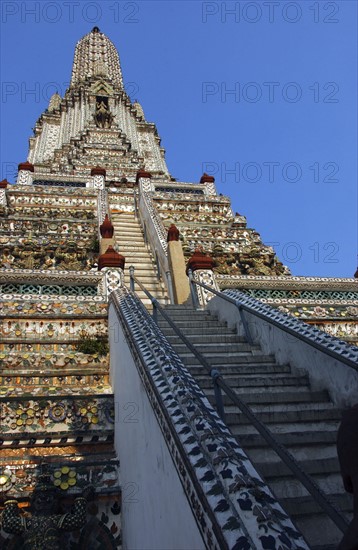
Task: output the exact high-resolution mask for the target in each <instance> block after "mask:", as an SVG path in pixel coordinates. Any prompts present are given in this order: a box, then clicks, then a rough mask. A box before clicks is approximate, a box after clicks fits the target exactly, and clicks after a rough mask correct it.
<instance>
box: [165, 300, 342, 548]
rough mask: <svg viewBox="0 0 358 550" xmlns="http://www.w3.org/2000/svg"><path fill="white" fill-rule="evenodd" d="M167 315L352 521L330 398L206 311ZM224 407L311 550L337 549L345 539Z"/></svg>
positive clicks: (193, 367) (204, 381) (202, 377)
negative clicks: (340, 468)
mask: <svg viewBox="0 0 358 550" xmlns="http://www.w3.org/2000/svg"><path fill="white" fill-rule="evenodd" d="M166 311H167V313H168V314H169V315H170V317H171V318H172V319H173V321H174V322H175V323H176V324H177V326H178V327H179V328H180V330H181V331H182V332H183V333H184V334H185V336H186V337H187V338H188V339H189V340H190V341H191V342H192V344H194V345H195V347H196V348H197V350H198V351H200V352H201V353H202V354H203V355H204V356H205V358H206V359H207V361H208V362H209V363H210V364H211V365H212V366H214V367H216V368H218V369H219V371H220V373H221V374H222V375H223V377H224V379H225V381H226V383H227V384H228V385H230V386H231V388H232V389H234V390H235V391H236V392H237V394H238V395H239V396H240V397H242V398H243V400H244V401H245V402H246V403H247V404H248V405H249V406H250V407H251V409H252V411H253V412H254V413H256V415H257V417H258V418H259V419H260V420H261V421H262V422H263V423H265V424H266V426H267V427H268V428H269V429H270V430H271V432H273V434H274V435H275V437H276V438H277V439H278V441H279V442H280V443H282V444H283V445H285V447H286V448H287V449H288V450H289V451H290V452H291V453H292V454H293V456H294V457H295V458H296V460H298V461H299V463H300V464H301V466H302V468H303V469H304V470H305V472H306V473H308V474H310V475H311V476H312V477H313V478H314V479H315V481H316V482H317V483H318V485H319V486H320V487H321V489H322V490H323V491H324V493H325V494H327V495H328V496H329V498H330V500H331V502H332V503H334V504H335V505H336V507H337V508H338V509H340V510H342V511H343V512H344V513H346V514H347V517H348V519H351V511H352V501H351V498H350V496H349V495H347V494H346V493H345V492H344V489H343V485H342V481H341V476H340V472H339V465H338V460H337V453H336V443H335V442H336V433H337V428H338V425H339V422H340V418H341V414H340V411H339V410H337V409H336V408H335V407H334V405H333V404H332V403H331V401H330V399H329V395H328V393H327V392H326V391H324V390H323V391H313V390H312V389H311V387H310V383H309V379H308V377H307V376H306V375H300V374H297V373H296V374H293V373H292V372H291V368H290V366H289V365H278V364H277V363H276V361H275V357H274V356H271V355H264V354H263V353H262V351H261V350H260V348H259V346H256V345H250V344H248V343H247V342H246V341H245V339H244V338H242V337H239V336H238V335H237V334H236V333H235V332H234V331H232V330H230V329H228V327H227V326H226V325H225V324H224V323H221V322H219V321H218V320H217V319H216V318H215V317H213V316H212V315H210V313H209V312H206V311H195V310H193V309H189V308H185V307H183V306H168V307H167V308H166ZM158 324H159V326H160V328H161V330H162V331H163V333H164V334H165V336H166V337H167V339H168V340H169V342H170V343H171V344H172V346H173V347H174V349H175V350H176V351H177V353H178V354H179V356H180V358H181V359H182V361H183V362H184V364H185V365H186V367H187V368H188V369H189V371H190V372H191V374H192V375H193V377H194V378H195V379H196V380H197V382H198V383H199V385H200V386H201V388H202V389H203V391H204V392H205V393H206V395H207V396H208V398H209V400H210V401H211V402H212V404H213V405H214V403H215V401H214V390H213V383H212V380H211V378H210V376H209V375H208V373H207V371H206V370H205V369H204V367H202V366H201V365H200V363H199V361H198V360H197V359H196V358H195V357H194V356H193V355H192V354H191V352H190V351H189V350H188V348H187V347H186V346H185V345H184V344H183V343H182V341H181V340H180V339H179V337H178V336H177V335H176V334H175V333H174V331H173V330H172V328H171V327H169V325H168V324H167V322H166V321H165V320H164V319H163V317H161V316H160V315H159V319H158ZM223 400H224V406H225V416H226V423H227V425H228V426H229V428H230V429H231V431H232V433H233V434H234V435H235V436H236V437H237V439H238V441H239V443H240V445H241V446H242V447H243V448H244V450H245V451H246V453H247V454H248V456H249V457H250V458H251V460H252V462H253V464H254V465H255V467H256V469H257V470H258V471H259V473H260V474H261V475H262V476H263V477H264V478H265V480H266V482H267V483H268V485H269V486H270V487H271V489H272V491H273V492H274V493H275V495H276V497H277V498H278V500H279V501H280V502H281V504H282V506H283V508H284V509H285V510H286V511H287V513H288V514H289V515H290V517H291V518H292V520H293V521H294V523H295V524H296V526H297V528H298V529H299V530H300V531H301V532H302V534H303V535H304V537H305V538H306V540H307V542H308V543H309V545H310V546H311V548H312V549H315V550H318V549H320V550H323V549H325V550H329V549H333V548H336V547H337V544H338V543H339V541H340V540H341V538H342V534H341V532H340V531H339V530H338V529H337V528H336V526H335V525H334V524H333V522H332V521H331V520H330V519H329V518H327V517H326V515H325V514H324V513H323V512H322V511H321V508H320V507H319V506H318V505H317V504H316V503H315V502H314V501H313V500H312V498H311V497H310V495H309V494H308V493H307V491H306V489H305V488H304V487H303V486H302V485H301V483H300V482H299V481H297V480H296V479H295V478H294V477H293V475H292V474H291V472H290V470H289V469H288V468H287V466H285V464H283V462H282V461H281V459H280V458H279V457H278V456H277V455H276V453H275V452H274V451H273V450H272V449H271V448H270V447H269V446H268V445H267V444H266V442H265V441H264V439H263V438H262V437H261V436H260V435H259V434H258V433H257V431H256V430H255V428H254V427H253V426H251V425H250V424H249V423H248V420H247V419H246V417H245V416H244V415H243V414H242V413H241V411H240V410H239V409H238V408H237V407H236V406H234V405H233V404H232V402H231V401H230V400H229V398H228V397H227V396H226V395H225V394H223ZM214 406H215V405H214Z"/></svg>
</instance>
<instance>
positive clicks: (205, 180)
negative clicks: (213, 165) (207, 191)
mask: <svg viewBox="0 0 358 550" xmlns="http://www.w3.org/2000/svg"><path fill="white" fill-rule="evenodd" d="M200 183H215V178H214V176H209V174H206V173H205V172H204V174H203V175H202V176H201V178H200Z"/></svg>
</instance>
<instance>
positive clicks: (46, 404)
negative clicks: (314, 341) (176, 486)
mask: <svg viewBox="0 0 358 550" xmlns="http://www.w3.org/2000/svg"><path fill="white" fill-rule="evenodd" d="M0 213H1V219H0V226H1V237H0V307H1V312H0V315H1V341H0V394H1V408H0V420H1V421H0V491H1V494H2V496H3V498H2V502H0V505H1V506H2V507H3V504H4V502H5V501H6V500H8V501H9V500H11V499H16V501H17V503H18V504H19V506H20V507H21V509H22V510H23V511H24V512H25V513H27V512H28V510H29V508H30V503H31V498H32V497H33V495H34V494H35V495H36V492H41V491H42V492H44V491H45V492H46V491H48V492H51V494H52V493H53V494H56V500H57V501H58V502H59V503H60V504H61V506H62V510H63V511H64V512H66V511H68V510H69V509H70V507H71V505H72V504H73V503H75V506H77V507H78V506H80V504H79V503H80V502H82V506H83V501H81V499H82V495H83V494H85V496H87V494H88V492H89V491H88V487H89V486H91V487H93V488H94V492H95V496H94V500H93V499H92V501H91V502H88V504H87V509H86V510H87V511H86V514H87V515H85V517H84V516H83V514H84V512H83V510H80V514H79V515H81V514H82V516H83V517H82V520H81V521H82V523H81V521H80V520H78V524H76V526H77V528H80V530H77V531H75V530H74V531H73V532H71V531H70V530H69V532H66V533H61V536H62V537H63V540H65V541H66V543H67V544H72V545H74V546H73V547H74V548H81V549H84V548H89V547H90V546H89V541H93V540H94V539H96V541H97V543H98V545H99V546H98V548H119V547H120V545H121V524H120V508H121V491H120V466H119V458H120V457H118V456H117V455H116V452H115V450H114V445H113V439H114V431H115V429H120V426H118V423H117V425H116V418H118V417H119V416H120V415H121V414H123V410H124V411H125V412H126V415H127V416H126V418H127V421H128V422H132V421H135V414H136V410H135V406H134V405H133V403H121V404H118V403H117V402H116V399H115V396H114V395H113V390H112V385H111V380H110V374H109V347H108V332H109V331H112V332H113V331H115V330H116V329H115V327H111V326H108V297H109V295H110V294H111V292H112V291H113V290H115V289H116V288H118V287H119V286H123V285H126V286H129V267H130V266H131V267H132V268H133V269H132V271H134V273H135V276H136V278H137V280H138V281H139V283H140V284H142V285H143V286H144V287H145V288H146V289H147V290H149V291H150V292H151V293H152V294H153V295H154V297H155V298H157V299H158V300H159V302H160V303H162V304H167V303H169V302H171V303H174V304H184V305H185V304H188V303H189V302H190V293H189V284H188V281H187V276H186V274H185V269H186V267H187V266H188V265H189V266H190V267H191V268H192V269H193V270H194V273H195V274H196V275H195V276H196V277H198V280H201V281H202V282H204V283H206V284H209V285H211V286H213V287H214V288H216V289H217V290H221V289H227V288H236V289H240V290H242V291H244V292H246V293H247V294H249V295H251V296H253V297H256V298H259V299H261V300H262V301H264V302H265V301H266V302H268V303H271V304H272V305H274V306H275V307H278V308H280V309H283V310H284V311H286V312H288V313H291V314H293V315H295V316H296V317H299V318H302V319H304V320H306V321H307V322H309V323H310V324H313V325H316V326H319V327H320V328H323V329H324V330H326V331H327V332H331V333H333V334H335V335H338V336H341V337H345V338H346V339H347V340H350V341H352V342H356V341H357V323H356V318H357V312H355V311H354V307H353V306H354V303H355V297H356V295H355V294H354V291H355V288H356V285H355V284H354V282H353V281H352V280H339V279H336V280H328V279H322V280H318V279H314V278H310V279H306V278H299V277H291V276H290V275H289V271H288V269H287V268H286V267H285V266H283V264H282V263H281V262H280V261H279V260H278V258H277V257H276V255H275V253H274V250H273V249H272V248H271V247H269V246H265V244H264V243H262V241H261V238H260V235H259V234H258V233H257V232H256V231H255V230H254V229H252V228H250V227H248V226H247V221H246V218H245V217H244V216H243V215H241V214H238V213H234V212H233V211H232V208H231V202H230V199H229V198H228V197H225V196H222V195H221V194H218V193H217V191H216V187H215V182H214V178H213V177H212V176H210V175H207V174H203V175H202V177H201V178H200V181H199V182H197V183H188V182H179V181H176V179H175V178H173V177H172V176H171V175H170V173H169V171H168V168H167V165H166V162H165V152H164V149H163V148H162V147H161V140H160V137H159V135H158V132H157V129H156V126H155V125H154V124H153V123H151V122H148V121H147V120H146V119H145V115H144V112H143V109H142V107H141V105H140V104H139V103H138V102H134V103H132V102H131V100H130V98H129V97H128V95H127V94H126V92H125V90H124V87H123V78H122V73H121V67H120V62H119V57H118V53H117V51H116V48H115V46H114V45H113V43H112V42H111V41H110V40H109V39H108V38H107V37H106V36H105V35H104V34H103V33H102V32H100V30H99V29H98V27H94V28H93V29H92V31H91V32H90V33H88V34H87V35H86V36H84V37H83V38H82V39H81V40H80V41H79V42H78V44H77V46H76V50H75V55H74V62H73V69H72V76H71V82H70V86H69V88H68V90H67V91H66V93H65V95H64V97H61V96H60V95H58V94H57V93H56V94H54V95H53V96H52V97H51V99H50V102H49V105H48V108H47V109H46V110H45V111H44V112H43V113H42V114H41V116H40V118H39V119H38V121H37V122H36V125H35V128H34V135H33V136H32V137H31V138H30V140H29V155H28V158H27V160H26V162H22V163H20V164H19V170H18V177H17V181H16V184H15V185H10V184H9V182H7V181H6V180H4V181H2V182H0ZM173 241H174V243H175V244H174V245H172V244H171V243H172V242H173ZM137 290H138V295H139V297H140V298H141V300H142V302H143V304H144V305H145V306H146V307H147V308H148V309H150V300H148V298H147V296H146V294H145V293H144V291H143V290H142V289H137ZM198 298H199V302H200V303H201V305H204V304H205V303H206V301H207V300H208V295H207V293H205V292H202V293H201V294H200V295H199V297H198ZM317 308H318V309H317ZM342 318H344V322H343V321H342ZM133 407H134V408H133ZM119 409H121V410H119ZM44 480H45V481H44ZM55 491H56V492H55ZM87 500H90V499H89V498H88V499H87ZM76 503H77V504H76ZM12 506H14V504H13V505H12ZM16 513H17V512H16V511H15V512H14V514H15V515H16ZM76 517H77V516H76ZM61 525H62V524H61ZM61 525H57V524H56V529H57V528H58V530H59V531H61ZM19 529H20V528H19ZM16 536H17V537H18V539H17V540H18V544H20V545H21V544H22V543H23V540H24V539H23V538H21V537H24V536H25V535H24V533H23V532H22V531H21V530H19V532H18V533H17V535H16ZM10 539H11V536H10V535H8V534H7V533H5V532H4V531H1V534H0V541H1V543H2V544H3V546H2V547H4V548H7V547H10V546H7V545H10ZM11 540H12V539H11ZM75 545H77V546H75ZM19 547H21V546H19Z"/></svg>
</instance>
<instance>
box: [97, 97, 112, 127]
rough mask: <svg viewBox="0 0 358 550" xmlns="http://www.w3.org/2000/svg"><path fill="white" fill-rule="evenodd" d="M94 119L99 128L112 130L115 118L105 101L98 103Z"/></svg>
mask: <svg viewBox="0 0 358 550" xmlns="http://www.w3.org/2000/svg"><path fill="white" fill-rule="evenodd" d="M94 119H95V122H96V125H97V126H98V128H111V126H112V122H113V119H114V116H113V115H112V113H111V112H110V110H109V108H108V106H107V105H106V104H105V103H104V101H100V102H98V101H97V103H96V114H95V115H94Z"/></svg>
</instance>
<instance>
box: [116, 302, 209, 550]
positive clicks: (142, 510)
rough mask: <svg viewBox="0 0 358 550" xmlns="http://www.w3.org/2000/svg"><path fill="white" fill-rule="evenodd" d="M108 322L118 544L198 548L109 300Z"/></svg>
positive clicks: (136, 548) (157, 549)
mask: <svg viewBox="0 0 358 550" xmlns="http://www.w3.org/2000/svg"><path fill="white" fill-rule="evenodd" d="M109 326H110V329H109V333H110V347H111V380H112V386H113V389H114V394H115V407H116V408H115V411H116V423H115V447H116V450H117V453H118V455H119V459H120V477H121V484H122V528H123V532H122V536H123V549H124V550H179V549H180V550H202V549H203V548H204V543H203V540H202V537H201V534H200V532H199V529H198V527H197V524H196V521H195V518H194V516H193V514H192V512H191V508H190V506H189V503H188V500H187V498H186V495H185V493H184V490H183V488H182V485H181V482H180V479H179V477H178V474H177V471H176V468H175V466H174V463H173V461H172V459H171V456H170V454H169V451H168V448H167V445H166V443H165V440H164V438H163V435H162V432H161V430H160V428H159V426H158V423H157V420H156V417H155V414H154V412H153V410H152V408H151V405H150V402H149V400H148V398H147V395H146V391H145V389H144V387H143V385H142V383H141V380H140V377H139V374H138V372H137V369H136V366H135V364H134V361H133V358H132V355H131V353H130V350H129V348H128V345H127V343H126V341H125V337H124V334H123V331H122V328H121V326H120V323H119V322H118V320H117V317H116V312H115V309H114V307H113V306H112V305H111V306H110V309H109Z"/></svg>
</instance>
